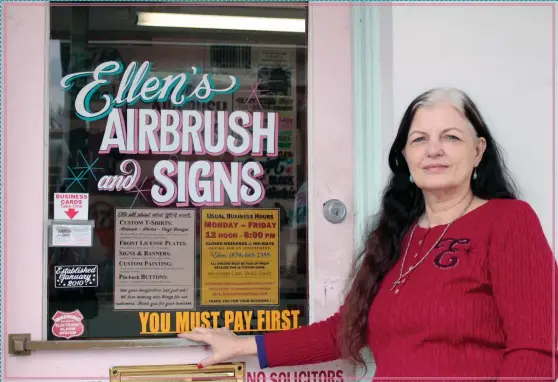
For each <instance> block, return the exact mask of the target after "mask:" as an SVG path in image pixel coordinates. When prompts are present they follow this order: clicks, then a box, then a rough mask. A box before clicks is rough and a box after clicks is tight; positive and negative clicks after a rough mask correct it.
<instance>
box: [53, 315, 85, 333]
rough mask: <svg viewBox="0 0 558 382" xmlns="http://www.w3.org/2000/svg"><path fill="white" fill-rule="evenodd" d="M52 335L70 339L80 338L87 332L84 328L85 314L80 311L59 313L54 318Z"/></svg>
mask: <svg viewBox="0 0 558 382" xmlns="http://www.w3.org/2000/svg"><path fill="white" fill-rule="evenodd" d="M52 320H53V321H54V324H52V334H54V335H55V336H56V337H60V338H66V339H68V340H69V339H70V338H73V337H79V336H81V335H82V334H83V332H84V331H85V327H84V326H83V314H81V312H80V311H79V310H77V309H76V310H74V311H73V312H61V311H58V312H56V313H55V314H54V316H52Z"/></svg>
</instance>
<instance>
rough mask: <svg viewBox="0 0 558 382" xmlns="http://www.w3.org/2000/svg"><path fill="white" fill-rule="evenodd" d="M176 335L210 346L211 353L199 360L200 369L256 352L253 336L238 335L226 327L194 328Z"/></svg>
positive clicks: (255, 353)
mask: <svg viewBox="0 0 558 382" xmlns="http://www.w3.org/2000/svg"><path fill="white" fill-rule="evenodd" d="M178 337H180V338H185V339H187V340H191V341H195V342H203V343H205V344H207V345H208V346H210V347H211V349H212V351H213V355H211V356H210V357H207V358H205V359H203V360H201V361H200V362H199V363H198V367H199V368H200V369H201V368H203V367H206V366H211V365H214V364H217V363H221V362H227V361H229V360H231V359H232V358H236V357H243V356H252V355H257V354H258V348H257V346H256V339H255V338H254V337H253V336H247V337H244V336H243V337H238V336H237V335H236V334H234V333H233V332H232V331H230V330H229V329H228V328H217V329H210V328H194V329H193V330H192V331H191V332H186V333H180V334H178Z"/></svg>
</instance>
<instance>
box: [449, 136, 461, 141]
mask: <svg viewBox="0 0 558 382" xmlns="http://www.w3.org/2000/svg"><path fill="white" fill-rule="evenodd" d="M446 138H447V139H449V140H451V141H458V140H459V138H457V137H456V136H455V135H446Z"/></svg>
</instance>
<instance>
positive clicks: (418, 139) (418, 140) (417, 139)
mask: <svg viewBox="0 0 558 382" xmlns="http://www.w3.org/2000/svg"><path fill="white" fill-rule="evenodd" d="M420 141H424V137H418V138H415V139H413V143H415V142H420Z"/></svg>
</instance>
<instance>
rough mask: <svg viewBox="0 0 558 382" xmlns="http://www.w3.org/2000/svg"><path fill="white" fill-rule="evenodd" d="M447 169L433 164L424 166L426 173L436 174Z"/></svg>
mask: <svg viewBox="0 0 558 382" xmlns="http://www.w3.org/2000/svg"><path fill="white" fill-rule="evenodd" d="M447 168H448V166H444V165H441V164H433V165H430V166H425V167H424V170H425V171H427V172H433V173H436V172H442V171H444V170H446V169H447Z"/></svg>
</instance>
